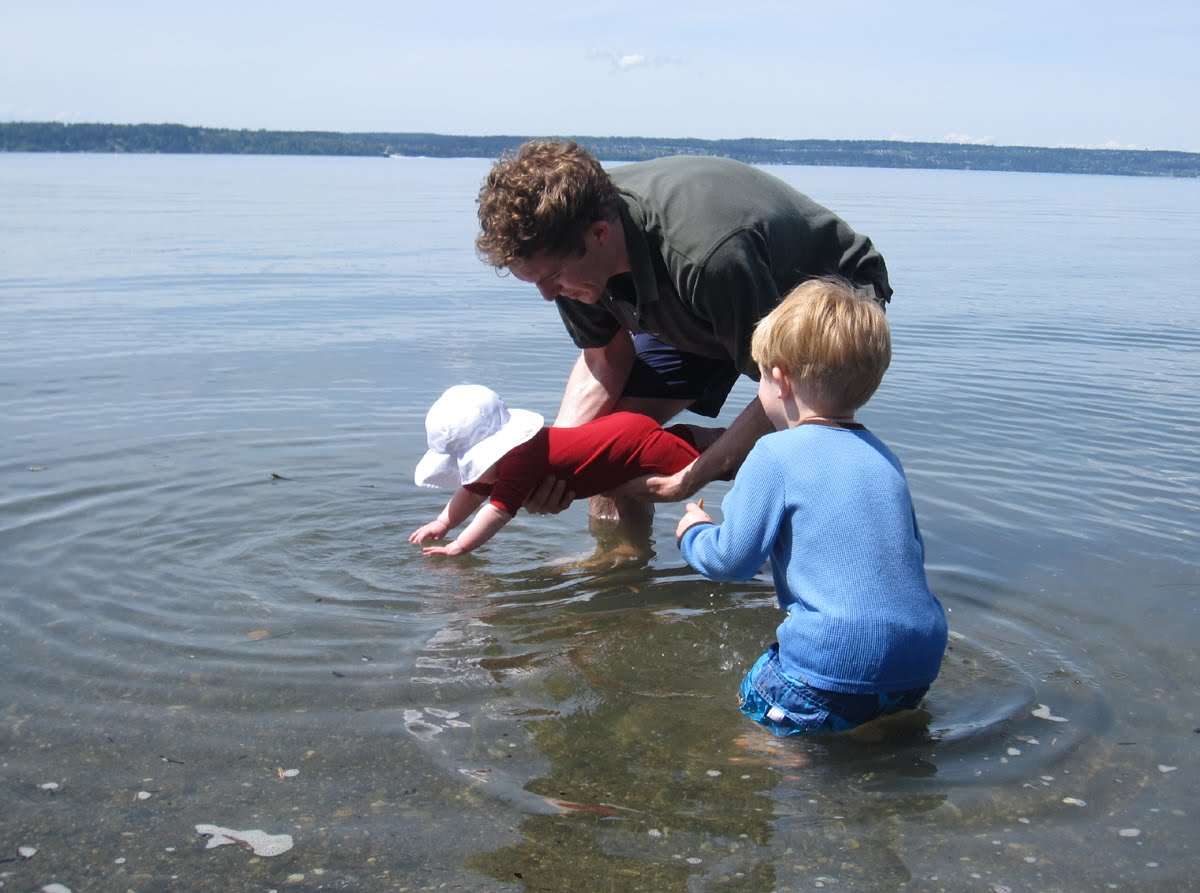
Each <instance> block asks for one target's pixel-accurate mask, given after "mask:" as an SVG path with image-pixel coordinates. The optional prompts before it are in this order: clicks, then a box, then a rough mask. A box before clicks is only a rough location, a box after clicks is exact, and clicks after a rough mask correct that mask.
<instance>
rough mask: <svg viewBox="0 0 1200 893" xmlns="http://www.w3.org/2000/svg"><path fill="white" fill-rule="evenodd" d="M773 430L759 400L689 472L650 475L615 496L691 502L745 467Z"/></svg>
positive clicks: (742, 414) (690, 466) (702, 455)
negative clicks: (710, 485) (704, 489)
mask: <svg viewBox="0 0 1200 893" xmlns="http://www.w3.org/2000/svg"><path fill="white" fill-rule="evenodd" d="M773 430H775V429H774V426H773V425H772V424H771V420H770V419H768V418H767V414H766V413H765V412H764V411H763V408H762V404H761V403H759V402H758V398H757V397H755V398H754V400H753V401H751V403H750V405H749V406H747V407H746V408H745V409H743V410H742V412H741V414H740V415H739V416H738V417H737V418H736V419H734V420H733V424H731V425H730V426H729V427H728V428H727V429H726V430H725V433H724V434H722V435H721V436H720V437H718V438H717V439H716V440H715V441H714V442H713V445H712V446H710V447H709V448H708V449H707V450H705V451H704V452H703V453H701V454H700V456H699V458H697V459H696V461H694V462H693V463H692V464H691V465H689V466H688V467H687V468H685V469H683V470H682V471H679V472H676V473H675V474H672V475H646V476H645V477H640V478H637V479H636V480H632V481H630V482H629V483H627V484H623V485H622V486H620V487H618V488H617V490H616V491H615V492H616V494H617V495H619V496H631V497H637V498H642V499H649V500H652V501H654V502H678V501H679V500H681V499H687V498H688V497H690V496H692V495H693V494H695V493H696V491H697V490H699V489H700V488H701V487H703V486H704V485H705V484H708V483H711V482H713V481H715V480H719V479H723V478H727V477H730V476H731V475H732V474H733V473H734V472H736V471H737V470H738V468H740V467H741V465H742V462H743V460H745V458H746V455H747V454H748V453H749V452H750V450H751V448H752V447H753V446H754V444H755V443H757V442H758V439H759V438H760V437H762V436H763V435H764V434H769V433H770V432H771V431H773Z"/></svg>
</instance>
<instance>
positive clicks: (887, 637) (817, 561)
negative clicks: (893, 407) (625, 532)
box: [676, 279, 946, 736]
mask: <svg viewBox="0 0 1200 893" xmlns="http://www.w3.org/2000/svg"><path fill="white" fill-rule="evenodd" d="M751 352H752V356H753V358H754V361H755V362H756V363H757V364H758V366H759V371H760V373H761V375H762V378H761V380H760V382H759V388H758V396H759V400H760V401H761V402H762V406H763V409H764V410H765V411H766V413H767V416H768V417H769V418H770V420H771V422H772V423H773V425H774V427H775V431H774V432H773V433H770V434H767V435H765V436H764V437H762V438H761V439H760V440H759V441H758V443H757V444H755V446H754V448H753V449H752V450H751V451H750V454H749V455H748V456H747V457H746V460H745V462H744V463H743V464H742V466H741V468H740V469H739V470H738V472H737V476H736V478H735V479H734V484H733V487H732V488H731V489H730V491H729V493H728V494H727V495H726V497H725V500H724V502H723V503H722V506H721V509H722V513H723V514H724V521H723V522H722V523H721V524H719V525H718V524H714V523H713V520H712V518H710V517H709V516H708V515H707V514H706V513H705V512H704V511H703V510H702V509H701V508H700V506H699V505H697V504H695V503H688V506H687V511H686V514H685V515H684V517H683V518H682V520H680V522H679V525H678V527H677V529H676V534H677V536H678V537H679V545H680V549H681V550H682V552H683V557H684V558H685V559H686V560H687V562H688V563H689V564H691V565H692V567H694V568H695V569H696V570H698V571H699V572H700V573H702V574H704V575H705V576H706V577H709V578H711V579H714V580H729V581H744V580H749V579H750V578H751V577H752V576H754V574H755V573H757V572H758V570H759V568H760V567H761V566H762V565H763V562H764V561H767V560H768V559H769V560H770V564H771V572H772V575H773V577H774V582H775V589H776V594H777V596H778V599H779V605H780V607H781V608H783V609H784V610H785V611H786V612H787V617H786V618H784V620H783V622H782V623H780V624H779V626H778V628H777V630H776V633H777V638H778V642H776V643H775V644H773V645H772V646H771V647H770V649H769V650H768V651H767V653H766V654H764V655H763V656H762V657H760V658H759V659H758V661H757V662H756V663H755V664H754V666H753V667H752V668H751V669H750V671H749V672H748V673H747V674H746V676H745V678H744V679H743V681H742V684H741V690H740V695H741V707H742V712H743V713H745V714H746V715H747V716H749V717H750V718H751V719H754V720H755V721H757V722H759V723H761V724H762V725H764V726H766V727H767V728H768V729H770V730H771V731H772V732H774V733H775V734H776V735H779V736H787V735H795V734H798V733H803V732H838V731H842V730H845V729H850V728H854V727H855V726H858V725H861V724H862V723H864V722H867V721H868V720H870V719H873V718H875V717H877V716H880V715H882V714H885V713H891V712H894V711H898V710H903V709H907V708H911V707H916V706H917V704H919V703H920V701H921V698H922V697H923V696H924V695H925V692H926V691H927V690H928V688H929V685H930V683H931V682H933V680H934V678H935V677H936V676H937V674H938V670H939V669H940V667H941V661H942V655H943V653H944V651H945V648H946V616H945V613H944V611H943V610H942V605H941V603H940V602H939V601H938V599H937V598H936V596H934V594H933V593H932V592H931V591H930V589H929V586H928V583H927V582H926V579H925V564H924V562H925V547H924V543H923V542H922V540H921V533H920V530H919V529H918V527H917V519H916V514H915V512H914V510H913V504H912V497H911V495H910V493H909V489H908V482H907V480H906V479H905V476H904V470H903V468H902V467H901V465H900V460H899V459H897V458H896V456H895V455H894V454H893V453H892V451H891V450H889V449H888V448H887V447H886V446H885V445H884V444H883V442H882V441H880V439H879V438H878V437H876V436H875V435H874V434H872V433H871V432H870V431H868V430H867V429H866V428H865V427H864V426H863V425H861V424H859V423H858V422H856V421H855V420H854V412H855V410H857V409H858V408H859V407H860V406H862V405H863V404H864V403H866V402H867V400H868V399H870V397H871V395H872V394H873V393H874V392H875V389H876V388H877V387H878V386H879V383H880V381H881V380H882V378H883V373H884V371H885V370H886V369H887V367H888V364H889V363H890V361H891V338H890V334H889V331H888V325H887V320H886V318H885V317H884V314H883V311H882V310H881V309H880V307H879V306H878V305H877V304H876V303H875V302H874V301H871V300H868V299H865V298H862V297H859V296H857V295H855V293H854V291H853V290H852V289H851V288H850V287H849V286H848V285H846V284H844V283H842V282H841V281H838V280H830V279H816V280H810V281H808V282H805V283H803V284H801V285H800V286H798V287H797V288H796V289H794V290H793V291H792V292H791V293H790V294H789V295H788V296H787V297H786V298H785V299H784V300H783V301H782V302H781V303H780V305H779V306H778V307H776V308H775V309H774V310H773V311H772V312H771V313H769V314H768V315H767V316H765V317H764V318H763V319H762V320H761V321H760V322H759V323H758V325H757V327H756V328H755V331H754V336H753V340H752V342H751Z"/></svg>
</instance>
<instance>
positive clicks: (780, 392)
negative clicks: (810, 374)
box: [771, 366, 792, 400]
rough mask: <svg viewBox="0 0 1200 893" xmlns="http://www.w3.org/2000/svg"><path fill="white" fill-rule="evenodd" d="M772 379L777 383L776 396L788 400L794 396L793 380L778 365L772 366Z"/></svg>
mask: <svg viewBox="0 0 1200 893" xmlns="http://www.w3.org/2000/svg"><path fill="white" fill-rule="evenodd" d="M771 381H773V382H774V383H775V392H776V396H778V397H779V399H781V400H786V399H788V398H789V397H791V396H792V380H791V379H790V378H788V376H787V373H786V372H784V371H783V370H782V369H780V368H779V367H778V366H772V367H771Z"/></svg>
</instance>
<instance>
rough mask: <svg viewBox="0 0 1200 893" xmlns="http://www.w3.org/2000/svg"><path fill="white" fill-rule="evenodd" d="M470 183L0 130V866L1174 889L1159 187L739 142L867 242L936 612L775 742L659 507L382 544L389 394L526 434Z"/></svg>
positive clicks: (1193, 764)
mask: <svg viewBox="0 0 1200 893" xmlns="http://www.w3.org/2000/svg"><path fill="white" fill-rule="evenodd" d="M486 168H487V162H485V161H441V160H426V159H388V160H382V159H289V158H245V157H231V158H219V157H149V156H133V157H121V156H31V155H5V156H0V326H2V327H3V331H4V333H5V337H4V338H3V339H2V340H0V406H2V407H3V414H2V416H0V433H2V435H3V436H2V441H0V442H2V443H3V444H4V450H3V453H2V454H0V599H2V600H0V668H2V673H0V747H2V757H0V766H2V769H3V773H2V776H0V792H2V796H3V801H2V802H3V804H4V809H3V810H0V882H3V889H5V890H36V889H40V888H41V887H42V886H43V885H46V884H50V883H61V884H65V885H67V886H68V887H70V888H72V889H73V890H75V891H77V893H78V891H84V890H115V891H125V890H139V891H143V890H145V891H150V890H189V891H190V890H201V891H202V890H214V891H217V890H222V891H223V890H231V889H233V890H270V889H289V890H317V889H372V890H405V889H408V890H425V889H471V890H649V891H675V890H678V891H693V890H744V891H770V890H809V889H813V888H821V887H824V888H831V889H843V890H865V891H877V890H878V891H885V890H922V891H924V890H929V891H933V890H951V891H954V890H975V889H978V890H1000V889H1003V888H1008V889H1010V890H1013V891H1018V890H1043V891H1055V890H1064V891H1066V890H1070V891H1073V890H1098V889H1117V890H1150V889H1153V890H1176V889H1178V890H1184V889H1190V885H1191V883H1192V881H1191V878H1192V877H1193V875H1194V870H1195V868H1196V864H1197V863H1196V859H1195V854H1194V846H1195V845H1194V840H1195V838H1196V833H1197V829H1198V827H1200V823H1198V822H1197V813H1196V806H1195V804H1196V802H1197V800H1198V794H1200V791H1198V787H1200V785H1198V783H1197V760H1196V758H1195V755H1196V751H1197V748H1198V747H1200V718H1198V717H1197V715H1196V700H1195V691H1196V689H1197V683H1198V677H1200V673H1198V671H1197V666H1196V657H1195V644H1194V643H1195V642H1196V641H1197V637H1198V634H1200V619H1198V617H1197V603H1198V602H1197V598H1196V596H1197V591H1198V589H1200V575H1198V566H1200V562H1198V559H1200V534H1198V532H1197V526H1196V519H1197V517H1200V514H1198V512H1197V510H1198V509H1200V449H1198V448H1197V446H1196V444H1197V435H1198V434H1200V397H1198V394H1200V309H1197V308H1198V307H1200V302H1198V301H1197V300H1196V298H1197V294H1196V286H1195V283H1196V281H1197V280H1198V279H1200V260H1198V256H1197V253H1196V251H1195V246H1196V245H1197V244H1198V236H1200V183H1197V182H1196V181H1169V180H1135V179H1123V178H1093V177H1068V176H1044V175H1020V174H990V173H978V172H920V171H871V170H850V169H816V168H774V169H772V170H773V171H774V172H776V173H777V174H779V175H780V176H782V177H784V178H785V179H787V180H789V181H790V182H793V183H794V184H796V185H797V186H798V187H799V188H801V189H802V190H804V191H806V192H808V193H809V194H811V195H813V196H814V197H815V198H817V199H818V200H820V201H822V202H824V203H826V204H828V205H830V206H831V207H833V208H835V209H837V210H838V211H839V212H840V213H841V214H842V215H843V216H844V217H846V218H847V219H848V220H849V221H850V222H851V223H852V224H854V225H855V226H856V227H857V228H860V229H861V230H863V231H864V232H868V233H870V234H871V235H872V236H873V238H874V239H875V240H876V242H877V243H878V244H879V246H880V248H881V249H882V250H883V251H884V253H885V255H886V256H887V257H888V259H889V264H890V267H891V269H892V271H893V280H894V283H895V285H896V288H897V297H896V299H895V301H894V303H893V305H892V307H891V308H890V310H889V318H890V319H891V322H892V326H893V332H894V339H895V360H894V362H893V366H892V369H891V371H890V372H889V373H888V377H887V379H886V380H885V383H884V386H883V388H882V389H881V391H880V393H879V394H878V395H877V396H876V398H875V399H874V400H873V401H872V402H871V404H870V405H869V406H868V407H867V408H866V410H865V411H864V412H863V416H862V417H863V419H864V421H866V422H867V424H868V425H870V426H871V427H872V428H873V429H874V430H876V431H877V432H878V433H879V434H880V435H881V436H882V437H883V438H884V439H885V440H886V441H887V442H889V443H890V444H891V445H892V446H893V448H894V449H895V450H896V451H897V453H898V454H899V455H900V457H901V459H902V460H903V461H904V463H905V465H906V467H907V470H908V473H909V477H910V481H911V484H912V488H913V491H914V497H915V499H916V502H917V510H918V514H919V517H920V520H921V524H922V529H923V532H924V534H925V537H926V543H927V550H928V557H929V574H930V580H931V583H932V585H933V587H934V589H935V590H936V591H937V592H938V594H939V595H940V597H941V598H942V600H943V602H944V604H945V605H946V606H947V608H948V609H949V611H950V625H951V631H952V633H951V635H952V642H951V650H950V652H949V654H948V656H947V659H946V662H945V666H944V669H943V672H942V675H941V677H940V679H939V680H938V682H937V683H936V684H935V685H934V687H933V689H932V690H931V693H930V696H929V697H928V699H927V701H926V704H925V708H926V709H925V710H924V711H923V712H922V713H920V714H918V715H915V716H910V717H907V718H905V719H904V720H902V721H896V722H892V723H890V724H883V725H881V726H879V727H877V728H875V729H870V730H867V733H866V734H862V735H859V736H857V737H851V738H838V739H831V740H825V741H799V742H797V741H789V742H786V743H783V744H780V743H778V742H775V741H773V740H772V739H770V738H769V736H764V735H763V734H760V733H758V731H757V729H756V728H755V727H754V726H753V725H752V724H749V723H748V722H747V721H745V720H743V718H742V717H741V715H740V713H738V711H737V709H736V703H735V692H736V687H737V683H738V681H739V679H740V678H741V673H742V672H743V671H744V669H745V667H746V666H748V664H749V663H751V662H752V661H753V660H754V658H755V657H756V656H757V655H758V653H759V652H760V651H761V650H762V648H763V647H764V646H765V645H766V644H767V643H768V642H769V641H770V636H771V634H772V630H773V628H774V625H775V623H776V622H777V619H778V618H777V611H776V608H775V606H774V601H773V595H772V590H771V587H770V583H769V580H768V579H767V578H766V577H765V576H763V577H760V578H759V579H757V580H755V581H753V582H752V583H750V584H747V585H743V586H732V585H723V584H713V583H710V582H708V581H706V580H704V579H702V578H700V577H698V576H697V575H696V574H694V573H692V572H691V571H690V569H688V568H687V567H686V566H685V565H684V563H683V562H682V561H681V559H680V557H679V554H678V552H677V550H676V548H675V544H674V538H673V535H672V532H673V529H674V523H675V519H676V517H677V515H678V509H677V508H676V507H670V506H666V507H663V508H662V509H661V510H660V513H659V515H658V517H657V519H656V520H655V522H654V525H653V529H652V531H651V540H650V544H649V546H648V548H647V551H646V552H645V553H644V554H642V555H640V556H636V557H634V558H629V559H626V560H623V561H616V562H609V563H605V562H590V563H589V562H588V561H586V559H588V558H589V557H590V556H592V554H593V553H594V552H597V551H601V552H602V551H604V549H605V547H606V546H607V545H609V544H610V533H609V532H608V531H606V530H604V529H603V528H595V529H589V524H588V521H587V518H586V514H585V511H584V509H583V507H582V506H577V507H573V508H572V509H571V510H569V511H568V512H567V513H566V514H564V515H563V516H560V517H559V518H554V519H545V518H531V517H525V516H522V517H521V518H519V519H518V520H517V522H515V523H514V524H512V525H511V526H510V527H509V528H508V529H507V530H506V531H505V532H504V534H503V535H502V536H501V537H500V538H498V539H497V540H496V541H495V542H494V543H493V544H492V545H490V546H489V547H487V548H486V549H484V550H481V551H480V552H479V553H478V554H477V555H475V556H468V557H464V558H462V559H456V560H442V561H437V560H431V559H425V558H423V557H422V556H421V555H420V553H419V550H418V549H416V548H415V547H412V546H410V545H409V544H408V543H407V542H406V537H407V535H408V533H409V532H410V531H411V530H412V529H414V528H415V527H417V526H418V525H419V524H421V523H423V522H424V521H426V520H428V519H429V518H431V517H432V516H433V515H434V514H436V512H437V511H438V509H439V508H440V506H441V504H442V501H443V500H444V494H441V493H438V492H433V491H426V490H420V489H418V488H416V487H415V486H414V485H413V483H412V476H411V475H412V466H413V464H414V463H415V462H416V460H417V458H418V457H419V456H420V453H421V451H422V449H423V430H422V419H423V416H424V412H425V409H426V408H427V406H428V404H429V403H430V402H431V401H432V400H433V399H434V398H435V397H436V396H437V395H438V394H439V393H440V392H441V390H442V389H443V388H444V387H445V386H447V385H449V384H453V383H457V382H464V381H478V382H483V383H487V384H489V385H491V386H493V387H495V388H496V389H497V390H499V391H500V392H501V393H502V394H503V395H504V396H505V397H506V399H507V400H508V401H509V403H510V404H512V405H519V406H524V407H527V408H530V409H534V410H537V411H540V412H543V413H545V414H547V415H551V416H552V415H553V413H554V410H555V408H556V405H557V400H558V396H559V393H560V388H561V385H562V381H563V380H564V377H565V374H566V371H567V369H568V368H569V365H570V363H571V361H572V359H573V352H572V350H571V349H570V347H569V345H568V344H567V339H566V338H565V336H564V335H563V333H562V332H561V327H560V325H559V323H558V322H557V318H556V315H555V314H554V311H553V309H552V308H550V307H549V306H547V305H545V304H543V302H541V301H540V300H539V299H538V298H537V297H536V295H535V294H534V293H532V292H531V291H530V290H529V289H528V288H527V287H524V286H521V284H520V283H516V282H513V281H511V280H507V279H503V278H498V277H496V276H495V275H494V274H493V273H491V272H490V271H489V270H488V269H487V268H485V267H483V266H482V265H481V264H479V262H478V261H477V260H476V259H475V257H474V255H473V253H472V250H471V240H472V238H473V235H474V219H473V212H474V208H473V199H474V194H475V191H476V189H477V187H478V184H479V182H480V180H481V179H482V177H483V175H484V173H485V172H486ZM752 394H753V389H752V388H750V387H749V385H748V384H747V383H742V384H740V385H739V386H738V389H737V390H736V391H735V396H734V398H733V399H731V401H730V406H729V409H728V410H727V414H726V418H728V417H730V416H731V415H732V414H733V413H735V412H736V410H737V409H738V408H739V406H740V405H744V403H745V402H746V401H747V400H749V399H750V397H751V396H752ZM726 487H727V485H724V484H720V485H714V486H711V487H709V488H706V489H705V491H704V493H703V495H704V496H705V497H706V502H707V503H708V504H709V505H710V506H711V507H716V506H718V505H719V503H720V497H721V495H722V494H723V493H724V492H725V489H726ZM289 770H298V771H297V772H291V771H289ZM197 825H216V826H221V827H222V828H227V829H235V830H239V831H242V830H246V831H248V830H252V829H253V830H262V831H264V832H266V833H268V834H272V835H276V834H289V835H291V836H292V838H293V841H294V846H293V847H292V848H291V849H289V850H287V851H286V852H284V853H283V854H281V855H277V856H259V855H256V854H255V853H254V852H252V851H251V850H249V849H247V848H246V847H240V846H237V845H231V846H223V847H219V848H211V849H210V848H207V844H208V843H209V841H210V840H211V839H212V838H211V837H208V836H204V835H202V834H200V833H198V832H197V829H196V826H197ZM18 847H29V848H33V849H36V852H35V853H33V854H32V856H31V857H29V858H25V857H24V856H23V855H20V854H19V853H18ZM24 852H25V854H26V855H28V854H29V850H25V851H24Z"/></svg>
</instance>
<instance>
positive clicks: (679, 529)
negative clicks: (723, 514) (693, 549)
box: [675, 499, 713, 539]
mask: <svg viewBox="0 0 1200 893" xmlns="http://www.w3.org/2000/svg"><path fill="white" fill-rule="evenodd" d="M703 502H704V500H703V499H701V500H700V502H698V503H697V502H689V503H688V504H687V510H686V511H685V512H684V515H683V517H682V518H680V519H679V523H678V524H676V525H675V538H676V539H678V538H679V537H681V536H683V534H684V533H685V532H686V531H687V529H688V528H689V527H695V526H696V525H697V524H711V523H713V519H712V518H711V517H709V514H708V512H706V511H704V509H703V508H701V505H702V504H703Z"/></svg>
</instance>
